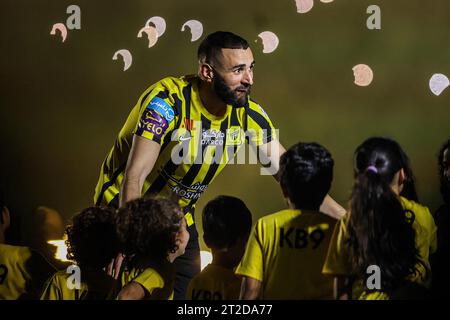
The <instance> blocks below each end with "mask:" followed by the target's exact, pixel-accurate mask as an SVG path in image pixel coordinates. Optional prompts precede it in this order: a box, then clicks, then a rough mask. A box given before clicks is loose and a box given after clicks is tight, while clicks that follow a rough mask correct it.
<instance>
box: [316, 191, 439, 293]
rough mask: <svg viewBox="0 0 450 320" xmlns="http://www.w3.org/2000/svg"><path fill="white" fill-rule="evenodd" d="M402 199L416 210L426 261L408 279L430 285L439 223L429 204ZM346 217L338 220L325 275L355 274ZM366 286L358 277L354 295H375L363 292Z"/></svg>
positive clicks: (419, 241)
mask: <svg viewBox="0 0 450 320" xmlns="http://www.w3.org/2000/svg"><path fill="white" fill-rule="evenodd" d="M400 202H401V203H402V205H403V207H404V208H405V209H408V210H411V211H413V212H414V215H415V219H414V222H413V225H412V227H413V229H414V230H415V232H416V247H417V249H418V251H419V255H420V259H421V261H422V262H423V263H424V264H425V267H424V266H422V265H421V264H419V265H417V269H418V270H420V271H421V274H420V275H419V274H416V275H414V276H412V277H410V278H409V279H408V280H410V281H413V282H417V283H420V284H422V285H424V286H426V287H429V286H430V284H431V282H430V281H431V274H430V272H431V268H430V262H429V255H430V253H433V252H435V251H436V249H437V237H436V231H437V227H436V225H435V223H434V219H433V216H432V215H431V213H430V210H429V209H428V208H427V207H425V206H422V205H420V204H418V203H416V202H414V201H411V200H408V199H406V198H403V197H400ZM347 221H348V215H347V216H345V217H344V218H343V219H342V220H341V221H340V222H339V223H338V224H336V227H335V230H334V232H333V238H332V240H331V243H330V248H329V251H328V255H327V259H326V262H325V264H324V266H323V269H322V272H323V273H324V274H326V275H332V276H350V275H351V274H352V266H351V260H350V254H349V251H348V247H347V246H346V244H345V239H346V237H347V230H346V224H347ZM363 290H364V289H363V287H362V283H360V281H356V282H355V285H354V287H353V297H355V298H357V297H359V296H361V295H362V294H364V296H369V297H374V296H371V295H370V294H365V293H363ZM371 294H374V293H371ZM375 296H377V297H379V296H378V295H375Z"/></svg>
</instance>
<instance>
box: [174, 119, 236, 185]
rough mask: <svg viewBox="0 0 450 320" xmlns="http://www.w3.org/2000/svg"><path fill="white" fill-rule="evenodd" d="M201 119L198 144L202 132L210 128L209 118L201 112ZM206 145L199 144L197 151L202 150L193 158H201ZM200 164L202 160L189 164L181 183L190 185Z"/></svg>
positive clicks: (200, 166) (200, 140)
mask: <svg viewBox="0 0 450 320" xmlns="http://www.w3.org/2000/svg"><path fill="white" fill-rule="evenodd" d="M201 119H202V131H201V132H199V134H200V139H199V140H198V141H199V143H200V144H201V143H202V137H203V132H205V131H206V130H209V129H211V120H209V119H207V118H206V117H205V116H203V114H202V115H201ZM227 119H228V118H227ZM207 146H208V145H207V144H204V145H201V148H197V152H200V149H201V150H202V151H201V153H200V154H199V153H197V155H196V156H195V158H197V157H199V156H200V157H202V158H203V155H204V152H205V149H206V147H207ZM202 164H203V162H202V163H194V164H193V165H191V167H190V168H189V170H188V172H186V174H185V175H184V177H183V180H182V181H181V183H182V184H183V185H185V186H190V185H191V184H192V182H193V181H194V179H195V177H196V176H197V175H198V173H199V171H200V169H201V168H202Z"/></svg>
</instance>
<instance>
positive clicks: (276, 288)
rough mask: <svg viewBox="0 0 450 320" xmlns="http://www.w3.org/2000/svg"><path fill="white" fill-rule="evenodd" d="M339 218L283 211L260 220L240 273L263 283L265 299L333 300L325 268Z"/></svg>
mask: <svg viewBox="0 0 450 320" xmlns="http://www.w3.org/2000/svg"><path fill="white" fill-rule="evenodd" d="M335 223H336V220H334V219H332V218H330V217H328V216H326V215H324V214H322V213H320V212H312V211H300V210H291V209H288V210H283V211H280V212H277V213H275V214H271V215H268V216H265V217H263V218H261V219H259V220H258V221H257V223H256V225H255V228H254V231H253V233H252V235H251V236H250V239H249V241H248V244H247V248H246V251H245V254H244V257H243V258H242V261H241V263H240V265H239V266H238V268H237V270H236V273H237V274H240V275H242V276H245V277H251V278H254V279H256V280H259V281H261V282H262V298H263V299H331V298H332V296H333V283H332V279H330V278H327V277H325V276H324V275H323V274H322V273H321V271H322V266H323V263H324V261H325V257H326V253H327V249H328V244H329V242H330V239H331V234H332V231H333V228H334V225H335Z"/></svg>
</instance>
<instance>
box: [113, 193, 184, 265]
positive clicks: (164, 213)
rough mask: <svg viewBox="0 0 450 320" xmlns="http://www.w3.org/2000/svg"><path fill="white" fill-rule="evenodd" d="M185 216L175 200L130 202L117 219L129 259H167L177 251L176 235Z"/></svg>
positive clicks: (123, 246)
mask: <svg viewBox="0 0 450 320" xmlns="http://www.w3.org/2000/svg"><path fill="white" fill-rule="evenodd" d="M183 217H184V216H183V213H182V211H181V209H180V207H179V206H178V204H177V203H176V202H174V201H173V200H169V199H165V198H157V197H149V198H146V199H144V198H142V199H137V200H134V201H131V202H128V203H127V204H126V205H125V206H124V207H123V208H120V209H119V210H118V213H117V216H116V226H117V234H118V237H119V240H120V242H121V247H122V248H121V251H122V252H123V253H124V254H125V255H128V256H135V257H149V258H151V259H155V260H158V261H161V260H163V259H166V258H167V256H168V254H169V253H170V252H175V251H176V250H177V249H178V245H177V243H176V236H177V233H178V231H179V229H180V225H181V221H182V219H183Z"/></svg>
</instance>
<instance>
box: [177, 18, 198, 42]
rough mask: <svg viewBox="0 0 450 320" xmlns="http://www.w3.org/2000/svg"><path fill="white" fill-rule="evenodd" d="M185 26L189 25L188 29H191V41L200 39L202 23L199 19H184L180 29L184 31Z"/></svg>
mask: <svg viewBox="0 0 450 320" xmlns="http://www.w3.org/2000/svg"><path fill="white" fill-rule="evenodd" d="M186 27H189V29H191V42H194V41H196V40H198V39H200V37H201V36H202V34H203V25H202V23H201V22H200V21H197V20H189V21H186V22H185V23H184V24H183V26H182V27H181V31H184V30H185V29H186Z"/></svg>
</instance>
